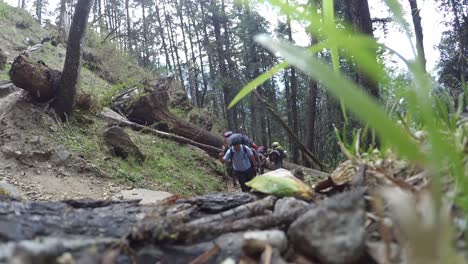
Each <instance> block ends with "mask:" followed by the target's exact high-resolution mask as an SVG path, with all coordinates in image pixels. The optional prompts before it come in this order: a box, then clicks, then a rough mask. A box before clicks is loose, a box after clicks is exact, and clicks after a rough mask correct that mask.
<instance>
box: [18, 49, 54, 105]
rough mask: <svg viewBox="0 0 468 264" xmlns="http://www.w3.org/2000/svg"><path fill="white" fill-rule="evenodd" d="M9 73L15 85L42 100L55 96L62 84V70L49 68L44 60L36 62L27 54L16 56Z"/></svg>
mask: <svg viewBox="0 0 468 264" xmlns="http://www.w3.org/2000/svg"><path fill="white" fill-rule="evenodd" d="M9 75H10V79H11V81H12V82H13V84H14V85H16V86H17V87H18V88H21V89H24V90H26V91H28V92H29V93H30V94H31V95H32V96H33V97H34V98H35V99H36V100H37V101H41V102H45V101H49V100H50V99H52V98H54V96H55V91H56V90H57V89H58V87H59V86H60V78H61V73H60V71H57V70H53V69H51V68H49V67H48V66H47V65H45V64H44V63H43V62H34V61H32V60H31V59H30V58H29V57H28V56H27V55H25V54H21V55H19V56H18V57H16V58H15V60H14V61H13V64H12V65H11V69H10V71H9Z"/></svg>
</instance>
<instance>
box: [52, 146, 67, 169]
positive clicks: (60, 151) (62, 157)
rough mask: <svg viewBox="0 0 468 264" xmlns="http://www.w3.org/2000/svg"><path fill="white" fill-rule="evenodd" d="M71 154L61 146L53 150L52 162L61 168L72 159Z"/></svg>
mask: <svg viewBox="0 0 468 264" xmlns="http://www.w3.org/2000/svg"><path fill="white" fill-rule="evenodd" d="M70 156H71V153H70V151H68V149H67V148H66V147H65V146H63V145H60V146H58V147H56V148H55V149H53V150H52V155H51V156H50V162H52V163H53V164H54V165H56V166H61V165H64V164H65V163H67V161H68V159H69V158H70Z"/></svg>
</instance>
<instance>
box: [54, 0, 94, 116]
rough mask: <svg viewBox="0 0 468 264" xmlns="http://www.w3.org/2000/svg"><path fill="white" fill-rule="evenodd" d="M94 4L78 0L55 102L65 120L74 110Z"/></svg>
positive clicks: (89, 0)
mask: <svg viewBox="0 0 468 264" xmlns="http://www.w3.org/2000/svg"><path fill="white" fill-rule="evenodd" d="M92 6H93V0H78V3H77V4H76V7H75V14H74V15H73V21H72V23H71V27H70V34H69V37H68V42H67V54H66V56H65V64H64V66H63V72H62V79H61V83H60V88H59V89H58V91H57V94H56V96H55V100H54V103H53V106H54V109H55V112H56V113H57V114H58V115H59V116H60V117H61V118H62V120H65V119H66V118H67V117H68V116H69V115H70V114H71V113H72V111H73V103H74V100H75V94H76V86H77V83H78V77H79V74H80V68H81V43H82V42H83V39H84V36H85V33H86V23H87V21H88V16H89V12H90V10H91V7H92Z"/></svg>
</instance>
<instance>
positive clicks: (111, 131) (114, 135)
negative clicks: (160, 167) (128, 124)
mask: <svg viewBox="0 0 468 264" xmlns="http://www.w3.org/2000/svg"><path fill="white" fill-rule="evenodd" d="M104 141H105V142H106V144H107V145H108V146H109V147H110V148H111V150H112V152H113V154H114V155H115V156H118V157H121V158H124V159H126V158H128V155H132V156H133V157H135V158H136V159H137V160H138V161H140V162H142V161H144V160H145V155H143V153H142V152H141V150H140V148H138V146H137V145H136V144H135V143H134V142H133V141H132V140H131V139H130V137H129V136H128V134H127V133H125V131H123V129H122V128H121V127H118V126H112V127H110V128H108V129H106V131H104Z"/></svg>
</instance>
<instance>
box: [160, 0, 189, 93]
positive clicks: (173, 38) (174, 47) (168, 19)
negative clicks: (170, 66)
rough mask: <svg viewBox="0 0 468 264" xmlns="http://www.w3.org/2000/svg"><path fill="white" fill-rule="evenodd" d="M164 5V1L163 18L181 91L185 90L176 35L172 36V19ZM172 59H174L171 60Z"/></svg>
mask: <svg viewBox="0 0 468 264" xmlns="http://www.w3.org/2000/svg"><path fill="white" fill-rule="evenodd" d="M166 4H167V2H166V1H164V4H163V10H164V17H165V19H166V23H167V25H168V27H169V31H168V32H169V41H170V42H171V49H172V51H173V52H174V54H175V60H174V67H175V65H176V64H177V69H178V71H179V81H180V85H181V86H182V89H184V90H185V82H184V75H183V74H182V67H181V66H180V57H179V49H178V47H177V38H176V35H175V34H174V32H175V31H174V28H173V27H172V18H171V16H170V15H169V13H167V9H166V7H165V6H166ZM173 59H174V58H173Z"/></svg>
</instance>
